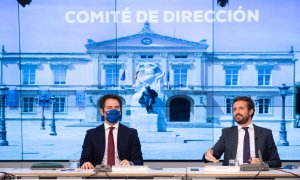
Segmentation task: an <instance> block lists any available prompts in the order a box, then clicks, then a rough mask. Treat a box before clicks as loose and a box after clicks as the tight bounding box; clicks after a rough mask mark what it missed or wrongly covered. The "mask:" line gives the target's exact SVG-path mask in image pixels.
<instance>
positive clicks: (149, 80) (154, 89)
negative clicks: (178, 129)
mask: <svg viewBox="0 0 300 180" xmlns="http://www.w3.org/2000/svg"><path fill="white" fill-rule="evenodd" d="M163 77H164V72H163V71H162V69H161V67H160V66H159V65H158V64H157V63H154V62H142V63H139V64H137V66H136V82H135V84H134V85H133V87H134V88H135V91H136V92H135V94H134V95H133V97H132V102H131V106H132V107H133V113H135V112H136V113H137V114H138V113H148V114H149V113H158V114H159V112H155V111H156V110H155V108H154V107H153V104H154V103H155V102H156V104H157V103H159V102H161V101H162V97H163V92H162V91H163ZM150 87H151V88H150ZM147 88H149V90H148V89H147ZM150 94H152V95H151V96H152V97H151V98H150ZM147 97H149V98H147ZM157 105H158V104H157ZM144 107H146V108H144Z"/></svg>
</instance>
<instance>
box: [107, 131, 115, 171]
mask: <svg viewBox="0 0 300 180" xmlns="http://www.w3.org/2000/svg"><path fill="white" fill-rule="evenodd" d="M113 130H114V127H110V128H109V133H108V147H107V164H108V165H110V166H113V165H115V144H114V135H113Z"/></svg>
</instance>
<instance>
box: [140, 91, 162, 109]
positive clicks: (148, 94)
mask: <svg viewBox="0 0 300 180" xmlns="http://www.w3.org/2000/svg"><path fill="white" fill-rule="evenodd" d="M157 96H158V94H157V93H156V91H155V90H153V89H151V87H150V86H149V85H148V86H146V87H145V90H144V91H143V93H142V96H141V97H140V99H139V103H140V104H141V105H142V106H145V107H146V110H147V113H148V114H151V113H154V111H153V104H154V103H155V98H156V97H157Z"/></svg>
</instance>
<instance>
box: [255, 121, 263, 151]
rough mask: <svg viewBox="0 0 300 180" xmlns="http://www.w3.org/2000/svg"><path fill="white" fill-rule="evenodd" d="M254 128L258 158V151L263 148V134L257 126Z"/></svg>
mask: <svg viewBox="0 0 300 180" xmlns="http://www.w3.org/2000/svg"><path fill="white" fill-rule="evenodd" d="M253 127H254V142H255V156H256V157H258V149H261V147H262V141H261V140H262V138H261V133H260V131H259V127H257V126H255V125H254V124H253Z"/></svg>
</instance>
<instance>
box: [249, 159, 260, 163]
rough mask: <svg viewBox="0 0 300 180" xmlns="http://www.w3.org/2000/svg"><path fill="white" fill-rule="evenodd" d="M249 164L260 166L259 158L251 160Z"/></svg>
mask: <svg viewBox="0 0 300 180" xmlns="http://www.w3.org/2000/svg"><path fill="white" fill-rule="evenodd" d="M250 164H261V162H260V160H259V158H251V160H250Z"/></svg>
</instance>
